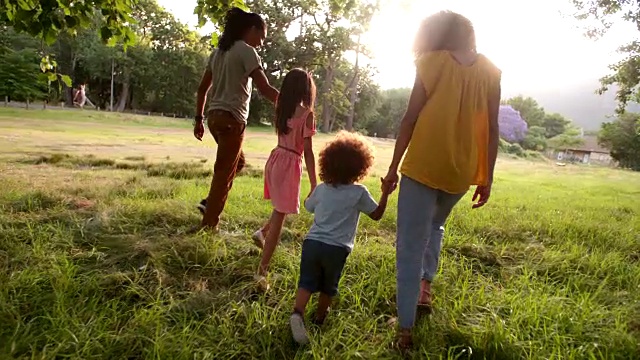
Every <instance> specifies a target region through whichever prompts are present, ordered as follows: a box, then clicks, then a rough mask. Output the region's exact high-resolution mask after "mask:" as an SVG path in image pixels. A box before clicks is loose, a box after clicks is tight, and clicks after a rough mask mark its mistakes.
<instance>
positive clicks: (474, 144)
mask: <svg viewBox="0 0 640 360" xmlns="http://www.w3.org/2000/svg"><path fill="white" fill-rule="evenodd" d="M416 70H417V74H418V77H419V78H420V80H421V81H422V85H423V86H424V91H425V92H426V94H427V102H426V104H425V106H424V107H423V108H422V111H421V112H420V115H419V116H418V120H417V122H416V124H415V128H414V130H413V135H412V136H411V141H410V142H409V147H408V149H407V153H406V155H405V158H404V161H403V163H402V167H401V168H400V172H401V173H402V174H403V175H405V176H407V177H409V178H411V179H413V180H415V181H418V182H419V183H421V184H424V185H426V186H429V187H431V188H434V189H438V190H442V191H445V192H447V193H450V194H460V193H464V192H466V191H467V190H469V187H470V186H471V185H487V184H488V181H489V160H488V147H489V108H488V102H489V94H490V93H491V91H492V90H495V88H496V87H498V86H500V78H501V72H500V70H499V69H498V68H497V67H496V66H495V65H493V64H492V63H491V62H490V61H489V60H488V59H487V58H486V57H484V56H483V55H478V58H477V60H476V62H475V63H474V64H473V65H470V66H464V65H461V64H459V63H458V62H457V61H456V60H455V59H454V58H453V56H452V55H451V54H450V53H449V52H448V51H435V52H429V53H426V54H424V55H422V56H421V57H419V58H418V59H417V60H416Z"/></svg>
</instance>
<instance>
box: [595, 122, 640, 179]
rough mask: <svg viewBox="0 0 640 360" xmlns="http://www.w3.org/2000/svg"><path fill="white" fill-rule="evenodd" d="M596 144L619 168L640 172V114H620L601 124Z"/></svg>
mask: <svg viewBox="0 0 640 360" xmlns="http://www.w3.org/2000/svg"><path fill="white" fill-rule="evenodd" d="M598 142H599V143H600V145H602V146H604V147H606V148H607V149H610V151H611V157H612V158H613V159H614V160H616V161H617V162H618V164H620V166H621V167H623V168H628V169H632V170H635V171H640V114H633V113H626V114H622V115H620V116H619V117H618V118H617V119H615V120H614V121H612V122H610V123H604V124H602V129H601V131H600V134H599V135H598Z"/></svg>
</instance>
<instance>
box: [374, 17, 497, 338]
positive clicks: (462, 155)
mask: <svg viewBox="0 0 640 360" xmlns="http://www.w3.org/2000/svg"><path fill="white" fill-rule="evenodd" d="M414 51H415V55H416V78H415V83H414V85H413V90H412V92H411V97H410V100H409V105H408V106H407V111H406V113H405V115H404V117H403V119H402V122H401V124H400V131H399V134H398V139H397V141H396V145H395V150H394V154H393V160H392V163H391V166H390V167H389V173H388V174H387V176H386V177H385V179H384V180H383V187H391V186H393V185H395V184H397V182H398V166H399V164H400V160H401V159H402V157H403V155H404V154H405V151H406V156H405V158H404V161H403V162H402V167H401V168H400V172H401V173H402V181H400V193H399V196H398V220H397V221H398V225H397V244H396V271H397V277H396V280H397V306H398V320H399V325H400V333H399V340H398V345H399V346H400V347H402V348H407V347H410V346H411V345H412V336H411V329H412V328H413V326H414V322H415V317H416V312H417V310H418V308H421V309H424V310H427V311H429V310H430V309H431V281H433V277H434V275H435V273H436V271H437V268H438V258H439V255H440V249H441V244H442V237H443V235H444V224H445V221H446V219H447V217H448V216H449V213H450V212H451V209H452V208H453V207H454V206H455V204H456V203H457V202H458V201H459V200H460V199H461V198H462V197H463V195H464V194H465V193H466V192H467V191H468V190H469V187H470V186H472V185H477V188H476V192H475V194H474V196H473V201H477V202H476V203H475V204H474V205H473V207H474V208H478V207H481V206H483V205H484V204H486V202H487V200H488V199H489V195H490V193H491V184H492V181H493V169H494V165H495V162H496V156H497V153H498V141H499V140H498V139H499V133H498V108H499V104H500V75H501V73H500V70H499V69H498V68H496V67H495V66H494V65H493V64H492V63H491V62H490V61H489V60H488V59H487V58H486V57H484V56H483V55H480V54H478V53H477V52H476V42H475V32H474V30H473V25H472V24H471V22H470V21H469V20H468V19H467V18H465V17H464V16H462V15H460V14H456V13H453V12H450V11H443V12H439V13H437V14H434V15H432V16H430V17H428V18H426V19H425V20H424V21H423V22H422V24H421V26H420V29H419V31H418V34H417V36H416V40H415V44H414Z"/></svg>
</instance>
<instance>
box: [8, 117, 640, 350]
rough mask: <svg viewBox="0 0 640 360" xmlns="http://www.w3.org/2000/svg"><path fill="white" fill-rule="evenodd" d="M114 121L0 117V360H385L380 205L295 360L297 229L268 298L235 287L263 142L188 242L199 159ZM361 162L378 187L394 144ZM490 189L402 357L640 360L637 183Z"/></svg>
mask: <svg viewBox="0 0 640 360" xmlns="http://www.w3.org/2000/svg"><path fill="white" fill-rule="evenodd" d="M129 117H130V116H129V115H113V114H104V113H94V112H88V111H86V112H81V111H61V110H50V111H42V110H31V111H24V110H10V111H8V110H4V109H0V174H1V175H0V188H1V189H2V191H1V192H0V358H2V359H5V358H20V359H27V358H43V359H57V358H72V359H94V358H106V359H125V358H129V359H194V358H195V359H214V358H215V359H229V358H240V359H242V358H264V359H283V358H300V359H303V358H305V359H306V358H316V359H321V358H325V359H344V358H364V359H385V358H399V357H400V356H399V354H398V353H396V352H395V351H394V350H392V349H391V348H390V344H391V342H392V340H393V338H394V335H395V329H394V328H393V326H391V325H389V324H388V321H389V319H390V318H392V317H393V316H394V313H395V299H394V296H395V295H394V294H395V275H394V274H395V270H394V268H395V256H394V247H393V240H394V232H395V226H394V222H395V206H396V200H395V199H396V196H395V195H394V196H393V197H392V199H391V203H390V210H389V211H388V213H387V214H386V215H385V217H384V218H383V220H382V221H380V222H378V223H376V222H373V221H370V220H369V219H365V218H363V219H362V221H361V225H360V229H359V231H358V237H357V243H356V248H355V250H354V252H353V253H352V254H351V256H350V257H349V260H348V262H347V266H346V269H345V274H344V277H343V279H342V281H341V284H340V290H341V295H340V298H339V301H338V303H337V304H336V305H335V306H334V308H333V311H332V313H331V315H330V318H329V320H328V322H327V324H326V325H325V326H324V327H323V328H322V329H319V328H316V327H312V328H311V335H312V342H311V344H310V346H308V347H303V348H298V347H297V346H294V344H293V341H292V339H291V338H290V335H289V330H288V325H287V319H288V316H289V314H290V312H291V307H292V302H293V297H294V293H295V289H296V279H297V275H298V274H297V272H298V261H299V255H300V245H301V242H302V239H303V236H304V234H305V232H306V231H307V230H308V228H309V226H310V224H311V222H312V218H311V216H310V215H309V214H307V213H304V212H303V213H302V214H301V215H299V216H296V217H292V218H290V219H289V220H288V222H287V224H286V229H285V231H284V233H283V238H282V243H281V245H280V247H279V248H278V250H277V252H276V255H275V258H274V261H273V263H272V268H273V274H272V275H273V276H272V286H273V288H272V291H270V292H269V293H268V294H259V293H257V292H256V291H255V287H254V284H253V283H252V275H253V273H254V271H255V269H256V267H257V264H258V261H259V255H260V254H259V252H258V250H257V249H255V248H254V247H253V245H252V244H251V241H250V240H249V234H251V233H252V232H253V231H254V230H255V229H256V228H257V227H258V226H259V225H260V224H261V223H262V222H263V221H264V220H266V218H267V216H268V214H269V212H270V206H269V203H267V202H265V201H263V200H261V196H262V179H261V178H260V176H259V175H260V169H261V166H262V164H263V163H264V161H265V160H266V157H267V156H268V151H269V150H270V148H271V147H272V146H273V144H274V143H275V138H274V137H273V136H271V135H270V134H269V133H267V132H264V131H257V132H256V131H253V130H250V131H249V132H248V134H247V143H246V144H247V153H248V154H247V155H248V158H249V162H250V163H251V164H252V165H253V167H251V168H250V169H249V171H248V172H247V173H245V174H243V176H240V177H239V178H238V179H237V180H236V181H235V182H234V188H233V191H232V193H231V196H230V198H229V202H228V205H227V207H226V210H225V213H224V219H223V226H222V227H223V229H224V230H225V233H224V235H211V234H199V235H185V234H184V233H185V230H187V229H188V228H190V227H191V226H192V225H194V224H196V223H198V221H199V215H198V213H197V211H196V210H195V208H194V206H193V205H194V204H195V203H196V202H197V201H198V200H199V199H200V198H201V197H202V196H203V195H204V194H205V193H206V192H207V189H208V184H209V181H210V174H211V168H212V166H213V160H214V159H213V156H212V155H213V154H214V151H215V148H214V146H213V144H212V143H211V141H210V140H209V141H208V143H207V144H205V145H203V144H201V143H199V142H197V141H195V140H191V137H190V128H189V124H188V123H185V124H183V123H177V124H176V123H173V122H174V120H171V119H168V120H164V119H160V118H145V117H135V121H131V122H130V121H129ZM165 122H168V124H167V126H166V127H165ZM176 122H178V120H176ZM155 134H160V135H155ZM328 139H330V137H328V136H320V137H318V141H317V146H321V144H322V143H323V142H325V141H327V140H328ZM162 141H164V142H162ZM110 145H111V146H110ZM115 145H118V146H115ZM376 146H377V151H378V159H379V161H378V163H377V164H376V171H375V172H376V174H380V173H381V172H382V171H383V170H384V168H385V167H386V166H387V164H388V159H389V156H390V151H391V146H392V144H391V143H387V142H381V141H380V142H376ZM143 150H144V151H143ZM167 157H169V158H168V159H167ZM496 176H497V179H496V184H495V189H494V194H493V197H492V199H491V203H490V204H489V205H488V206H487V207H486V208H485V209H482V210H473V211H472V210H471V209H470V198H469V196H467V197H465V198H464V199H463V200H462V202H461V204H460V205H459V206H458V207H456V209H455V210H454V212H453V215H452V217H451V220H450V222H449V224H448V228H447V235H446V239H445V244H444V248H443V253H442V263H441V269H440V274H439V277H438V278H437V280H436V282H435V283H434V291H435V296H436V300H435V306H436V310H435V313H434V314H433V315H432V316H431V317H430V318H429V319H425V320H423V321H421V322H420V323H419V326H418V329H417V345H418V347H417V350H416V351H415V352H413V353H412V354H410V357H412V358H416V359H418V358H427V357H429V358H450V359H468V358H471V359H485V358H487V359H524V358H532V359H632V358H638V357H640V315H639V314H640V201H639V199H640V174H637V173H631V172H625V171H619V170H611V169H604V168H592V167H579V166H566V167H555V166H553V164H548V163H546V162H540V161H538V162H530V161H525V160H519V161H516V160H511V159H500V161H499V164H498V170H497V174H496ZM366 184H367V185H368V186H369V188H370V189H371V190H372V192H373V193H374V194H375V195H376V196H377V195H378V189H377V188H378V185H377V180H376V178H375V177H372V178H371V179H369V180H368V181H367V182H366ZM303 186H304V187H305V189H306V188H307V187H308V184H307V182H306V181H305V182H304V184H303ZM303 192H304V190H303ZM312 310H313V304H312V306H311V307H310V310H309V311H312Z"/></svg>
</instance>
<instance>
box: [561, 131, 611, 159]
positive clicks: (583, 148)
mask: <svg viewBox="0 0 640 360" xmlns="http://www.w3.org/2000/svg"><path fill="white" fill-rule="evenodd" d="M583 140H584V144H583V145H579V146H574V147H569V148H566V149H561V150H556V151H555V152H554V153H553V156H554V157H555V159H556V160H558V161H562V162H572V163H582V164H597V165H615V161H614V160H613V159H612V158H611V155H610V154H609V150H607V149H605V148H603V147H601V146H600V145H599V144H598V138H597V137H595V136H585V137H583Z"/></svg>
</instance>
